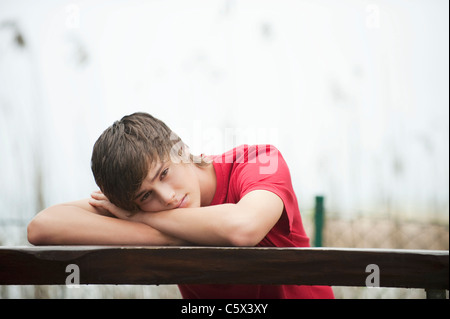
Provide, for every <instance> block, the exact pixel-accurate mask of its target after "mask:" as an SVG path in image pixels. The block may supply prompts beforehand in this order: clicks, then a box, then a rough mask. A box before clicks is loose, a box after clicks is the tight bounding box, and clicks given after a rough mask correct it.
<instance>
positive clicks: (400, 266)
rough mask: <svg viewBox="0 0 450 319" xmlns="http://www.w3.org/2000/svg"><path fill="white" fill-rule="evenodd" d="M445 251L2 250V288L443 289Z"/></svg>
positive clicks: (131, 248)
mask: <svg viewBox="0 0 450 319" xmlns="http://www.w3.org/2000/svg"><path fill="white" fill-rule="evenodd" d="M448 261H449V255H448V251H422V250H420V251H419V250H418V251H415V250H381V249H338V248H253V247H251V248H235V247H233V248H225V247H114V246H44V247H0V285H2V284H7V285H11V284H14V285H31V284H33V285H34V284H50V285H53V284H59V285H64V284H65V283H66V278H67V276H68V275H69V273H67V272H66V267H67V265H69V264H75V265H77V266H78V267H79V270H80V283H81V284H194V283H195V284H211V283H214V284H303V285H330V286H365V285H366V278H367V276H368V275H370V273H368V272H366V267H367V266H368V265H370V264H375V265H377V266H378V267H379V270H380V286H382V287H405V288H426V289H448V281H449V280H448V279H449V276H448V273H449V263H448Z"/></svg>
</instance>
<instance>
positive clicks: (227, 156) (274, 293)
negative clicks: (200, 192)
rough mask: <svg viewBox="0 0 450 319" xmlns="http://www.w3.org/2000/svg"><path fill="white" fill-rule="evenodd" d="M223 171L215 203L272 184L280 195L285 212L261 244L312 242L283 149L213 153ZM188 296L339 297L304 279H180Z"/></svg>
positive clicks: (264, 147) (305, 244) (302, 244)
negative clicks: (258, 282) (261, 281)
mask: <svg viewBox="0 0 450 319" xmlns="http://www.w3.org/2000/svg"><path fill="white" fill-rule="evenodd" d="M213 165H214V169H215V172H216V177H217V187H216V192H215V195H214V198H213V201H212V202H211V205H219V204H226V203H237V202H239V200H240V199H241V198H242V197H243V196H245V195H246V194H247V193H249V192H251V191H254V190H267V191H270V192H273V193H274V194H276V195H278V196H279V197H280V198H281V199H282V201H283V203H284V210H283V213H282V215H281V217H280V219H279V220H278V222H277V223H276V224H275V226H274V227H273V228H272V229H271V230H270V231H269V233H268V234H267V235H266V236H265V237H264V238H263V240H262V241H261V242H260V243H259V244H258V245H257V246H259V247H309V238H308V236H307V235H306V233H305V230H304V228H303V224H302V220H301V217H300V210H299V207H298V203H297V197H296V196H295V193H294V190H293V187H292V182H291V176H290V173H289V169H288V167H287V164H286V162H285V161H284V159H283V157H282V156H281V153H280V152H279V151H278V150H277V149H276V148H275V147H274V146H271V145H251V146H249V145H242V146H239V147H237V148H234V149H232V150H230V151H228V152H226V153H224V154H222V155H219V156H214V157H213ZM179 288H180V291H181V294H182V296H183V298H185V299H195V298H200V299H207V298H211V299H238V298H245V299H260V298H262V299H280V298H286V299H310V298H321V299H325V298H334V295H333V291H332V290H331V287H324V286H299V285H179Z"/></svg>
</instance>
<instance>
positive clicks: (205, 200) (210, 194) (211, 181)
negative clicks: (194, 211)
mask: <svg viewBox="0 0 450 319" xmlns="http://www.w3.org/2000/svg"><path fill="white" fill-rule="evenodd" d="M195 172H196V173H197V176H198V181H199V185H200V194H201V198H200V201H201V206H209V205H210V204H211V202H212V200H213V199H214V194H215V193H216V187H217V179H216V171H215V169H214V165H213V164H212V163H211V164H209V165H207V166H204V167H198V166H196V165H195Z"/></svg>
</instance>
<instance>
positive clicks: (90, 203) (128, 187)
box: [28, 113, 333, 298]
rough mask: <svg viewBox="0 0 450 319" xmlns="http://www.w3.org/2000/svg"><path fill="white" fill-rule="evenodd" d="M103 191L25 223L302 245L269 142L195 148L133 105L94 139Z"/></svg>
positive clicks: (218, 290) (217, 294)
mask: <svg viewBox="0 0 450 319" xmlns="http://www.w3.org/2000/svg"><path fill="white" fill-rule="evenodd" d="M91 166H92V171H93V174H94V178H95V181H96V183H97V185H98V186H99V187H100V190H101V191H97V192H94V193H92V194H91V198H90V199H86V200H81V201H77V202H71V203H66V204H60V205H56V206H52V207H50V208H47V209H45V210H44V211H42V212H40V213H39V214H38V215H37V216H36V217H35V218H34V219H33V220H32V221H31V223H30V224H29V226H28V239H29V241H30V243H32V244H35V245H45V244H53V245H56V244H61V245H64V244H78V245H79V244H89V245H102V244H115V245H214V246H263V247H308V246H309V239H308V237H307V235H306V233H305V231H304V229H303V225H302V221H301V217H300V212H299V208H298V203H297V199H296V196H295V193H294V190H293V188H292V183H291V178H290V173H289V169H288V167H287V165H286V162H285V161H284V159H283V157H282V156H281V154H280V152H279V151H278V150H277V149H276V148H275V147H273V146H270V145H254V146H247V145H243V146H240V147H237V148H235V149H233V150H231V151H229V152H227V153H225V154H223V155H220V156H212V157H204V156H201V157H195V156H192V155H191V154H189V152H188V149H187V147H186V145H185V144H184V143H183V142H182V140H181V139H180V138H179V137H178V136H177V135H175V134H174V133H173V132H172V131H171V130H170V129H169V128H168V127H167V126H166V125H165V124H164V123H163V122H161V121H160V120H158V119H156V118H154V117H152V116H151V115H149V114H146V113H134V114H131V115H129V116H125V117H123V118H122V119H121V120H120V121H116V122H115V123H114V124H113V125H112V126H111V127H109V128H108V129H106V130H105V131H104V132H103V134H102V135H101V136H100V137H99V139H98V140H97V142H96V143H95V145H94V149H93V154H92V163H91ZM179 287H180V291H181V293H182V295H183V297H184V298H333V293H332V290H331V288H330V287H318V286H296V285H281V286H273V285H267V286H264V285H180V286H179Z"/></svg>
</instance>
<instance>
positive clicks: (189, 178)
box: [135, 161, 200, 212]
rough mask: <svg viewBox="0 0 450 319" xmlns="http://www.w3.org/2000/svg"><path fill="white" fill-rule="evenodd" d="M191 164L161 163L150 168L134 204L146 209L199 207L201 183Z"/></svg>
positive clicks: (149, 210)
mask: <svg viewBox="0 0 450 319" xmlns="http://www.w3.org/2000/svg"><path fill="white" fill-rule="evenodd" d="M193 166H194V164H192V163H183V162H181V163H174V162H172V161H167V162H158V163H156V165H153V167H152V168H151V169H150V170H149V173H148V174H147V177H146V178H145V179H144V181H143V183H142V185H141V187H140V189H139V191H138V192H137V196H136V198H135V203H136V204H137V205H138V206H139V207H140V209H141V210H142V211H145V212H159V211H163V210H168V209H174V208H186V207H200V186H199V181H198V177H197V175H196V173H195V171H194V167H193Z"/></svg>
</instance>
